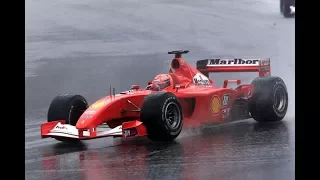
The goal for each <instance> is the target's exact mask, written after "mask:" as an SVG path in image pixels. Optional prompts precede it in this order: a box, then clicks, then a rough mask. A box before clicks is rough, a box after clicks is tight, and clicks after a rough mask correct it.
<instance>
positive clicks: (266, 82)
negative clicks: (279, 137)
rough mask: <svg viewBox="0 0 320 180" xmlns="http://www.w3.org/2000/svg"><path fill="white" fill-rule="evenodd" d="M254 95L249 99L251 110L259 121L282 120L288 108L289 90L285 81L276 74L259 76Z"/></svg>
mask: <svg viewBox="0 0 320 180" xmlns="http://www.w3.org/2000/svg"><path fill="white" fill-rule="evenodd" d="M251 84H253V85H254V93H253V96H252V97H251V98H250V99H249V112H250V114H251V117H252V118H253V119H254V120H256V121H258V122H277V121H281V120H282V119H283V118H284V117H285V115H286V113H287V109H288V92H287V87H286V85H285V83H284V81H283V80H282V79H281V78H279V77H275V76H268V77H257V78H255V79H254V80H253V81H252V83H251Z"/></svg>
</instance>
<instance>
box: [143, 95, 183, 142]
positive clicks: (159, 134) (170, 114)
mask: <svg viewBox="0 0 320 180" xmlns="http://www.w3.org/2000/svg"><path fill="white" fill-rule="evenodd" d="M140 119H141V121H142V122H143V123H144V124H145V126H146V128H147V131H148V138H149V139H151V140H154V141H172V140H174V139H175V138H176V137H177V136H178V135H179V134H180V132H181V130H182V126H183V114H182V108H181V104H180V102H179V101H178V99H177V97H176V96H175V95H174V94H172V93H170V92H156V93H153V94H150V95H148V96H146V97H145V99H144V101H143V103H142V107H141V112H140Z"/></svg>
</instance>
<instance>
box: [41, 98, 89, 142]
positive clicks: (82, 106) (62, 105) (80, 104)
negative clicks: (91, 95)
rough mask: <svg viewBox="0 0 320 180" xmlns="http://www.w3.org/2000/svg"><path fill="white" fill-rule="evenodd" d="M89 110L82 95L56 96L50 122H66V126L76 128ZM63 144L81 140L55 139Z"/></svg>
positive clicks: (51, 108) (49, 116) (49, 111)
mask: <svg viewBox="0 0 320 180" xmlns="http://www.w3.org/2000/svg"><path fill="white" fill-rule="evenodd" d="M87 108H88V102H87V100H86V99H85V98H84V97H82V96H81V95H76V94H64V95H58V96H56V97H55V98H54V99H53V100H52V102H51V104H50V107H49V110H48V117H47V119H48V122H52V121H56V120H65V121H66V124H70V125H73V126H75V125H76V124H77V122H78V119H79V118H80V116H81V115H82V113H83V112H84V111H85V110H86V109H87ZM54 138H55V139H56V140H58V141H63V142H79V141H80V140H79V139H74V138H64V137H54Z"/></svg>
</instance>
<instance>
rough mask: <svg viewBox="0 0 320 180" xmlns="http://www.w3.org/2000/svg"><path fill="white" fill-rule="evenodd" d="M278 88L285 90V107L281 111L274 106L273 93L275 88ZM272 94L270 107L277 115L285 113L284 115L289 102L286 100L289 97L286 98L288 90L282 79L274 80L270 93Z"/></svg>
mask: <svg viewBox="0 0 320 180" xmlns="http://www.w3.org/2000/svg"><path fill="white" fill-rule="evenodd" d="M278 88H283V90H284V91H285V92H286V95H285V101H286V103H285V107H284V109H283V111H282V112H281V111H279V110H278V109H277V108H276V107H275V98H274V97H275V95H276V94H275V93H276V90H277V89H278ZM272 95H273V98H272V108H273V112H274V113H275V114H276V115H277V116H278V117H281V118H282V117H284V116H285V115H286V113H287V110H288V104H289V102H288V100H289V98H288V92H287V88H286V85H285V84H284V82H283V81H282V80H277V81H276V82H275V85H274V87H273V93H272Z"/></svg>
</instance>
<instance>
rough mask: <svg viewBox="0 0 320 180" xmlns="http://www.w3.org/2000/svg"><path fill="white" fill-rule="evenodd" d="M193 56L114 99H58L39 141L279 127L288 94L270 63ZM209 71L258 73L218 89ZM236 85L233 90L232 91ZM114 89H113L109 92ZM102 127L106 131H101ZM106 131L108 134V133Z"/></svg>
mask: <svg viewBox="0 0 320 180" xmlns="http://www.w3.org/2000/svg"><path fill="white" fill-rule="evenodd" d="M188 52H189V51H182V50H179V51H172V52H168V54H174V55H175V57H174V58H173V59H172V61H171V65H170V66H171V67H170V69H169V72H168V73H166V74H159V75H157V76H155V78H154V79H153V80H152V81H149V82H148V85H147V86H146V87H145V88H140V87H139V86H138V85H132V87H131V89H130V90H128V91H124V92H121V93H119V94H115V89H114V88H111V87H110V94H109V95H107V96H105V97H103V98H101V99H99V100H98V101H96V102H95V103H93V104H91V105H90V106H89V105H88V103H87V101H86V99H85V98H84V97H82V96H81V95H76V94H63V95H58V96H57V97H55V98H54V99H53V101H52V103H51V104H50V107H49V110H48V117H47V118H48V119H47V121H48V122H46V123H43V124H41V137H42V138H47V137H52V138H55V139H56V140H59V141H69V142H75V141H79V140H88V139H94V138H102V137H107V136H113V137H122V138H132V137H139V136H147V137H148V138H149V139H151V140H154V141H172V140H174V139H175V138H176V137H177V136H178V135H179V134H180V132H181V129H182V127H183V126H184V127H187V126H188V127H196V126H201V125H204V124H208V123H212V124H216V123H223V122H229V121H235V120H241V119H248V118H253V119H255V120H256V121H258V122H276V121H280V120H282V119H283V118H284V116H285V115H286V112H287V107H288V93H287V88H286V85H285V83H284V81H283V80H282V79H281V78H280V77H276V76H271V74H270V59H204V60H199V61H197V65H196V68H195V67H193V66H191V65H190V64H188V63H187V62H186V61H185V60H183V59H182V54H186V53H188ZM210 72H258V73H259V76H258V77H256V78H255V79H254V80H253V81H252V83H251V84H242V83H241V80H237V79H236V80H225V81H224V84H223V86H222V85H221V86H222V87H218V86H217V85H216V84H215V83H214V82H213V81H212V80H211V79H209V73H210ZM230 83H233V85H234V87H235V88H231V87H228V85H229V86H230ZM111 89H112V90H111ZM103 127H104V128H103ZM106 127H107V129H106Z"/></svg>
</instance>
